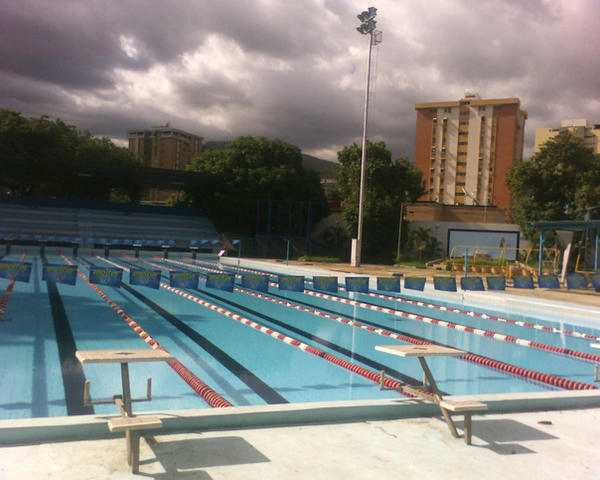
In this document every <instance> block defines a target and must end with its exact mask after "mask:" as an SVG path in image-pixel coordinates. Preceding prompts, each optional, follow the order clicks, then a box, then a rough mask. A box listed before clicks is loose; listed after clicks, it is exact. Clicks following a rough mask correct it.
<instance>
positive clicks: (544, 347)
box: [165, 259, 600, 364]
mask: <svg viewBox="0 0 600 480" xmlns="http://www.w3.org/2000/svg"><path fill="white" fill-rule="evenodd" d="M165 260H166V261H168V262H169V261H171V262H176V261H175V260H171V259H165ZM182 263H183V262H182ZM197 267H198V268H204V269H207V268H206V267H200V266H197ZM269 283H270V285H272V286H277V284H275V283H273V282H269ZM304 293H305V294H307V295H312V296H314V297H318V298H324V299H325V300H331V301H334V302H338V303H344V304H347V305H352V306H358V307H361V308H365V309H368V310H374V311H377V312H382V313H387V314H390V315H394V316H396V317H403V318H408V319H410V320H417V321H419V322H424V323H428V324H431V325H439V326H440V327H444V328H451V329H454V330H457V331H462V332H466V333H470V334H473V335H478V336H480V337H487V338H491V339H493V340H498V341H501V342H507V343H513V344H516V345H520V346H523V347H528V348H533V349H536V350H541V351H544V352H549V353H554V354H557V355H565V356H568V357H571V358H576V359H578V360H582V361H585V362H590V363H594V364H597V363H600V355H595V354H593V353H588V352H581V351H578V350H572V349H568V348H564V347H556V346H554V345H548V344H546V343H541V342H536V341H533V340H526V339H523V338H518V337H513V336H511V335H505V334H503V333H496V332H493V331H491V330H484V329H481V328H475V327H470V326H467V325H461V324H458V323H454V322H447V321H445V320H439V319H437V318H432V317H427V316H424V315H417V314H415V313H409V312H404V311H402V310H396V309H394V308H389V307H383V306H380V305H375V304H372V303H366V302H361V301H358V300H351V299H349V298H344V297H340V296H337V295H330V294H326V293H321V292H316V291H314V290H304Z"/></svg>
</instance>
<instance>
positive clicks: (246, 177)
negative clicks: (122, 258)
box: [184, 137, 325, 234]
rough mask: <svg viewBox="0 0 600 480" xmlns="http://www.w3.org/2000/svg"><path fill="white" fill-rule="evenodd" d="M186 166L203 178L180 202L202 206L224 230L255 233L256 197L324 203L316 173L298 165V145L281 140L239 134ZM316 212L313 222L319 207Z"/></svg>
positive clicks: (318, 212)
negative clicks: (204, 176)
mask: <svg viewBox="0 0 600 480" xmlns="http://www.w3.org/2000/svg"><path fill="white" fill-rule="evenodd" d="M188 169H189V170H192V171H196V172H200V173H204V174H205V175H206V179H207V180H206V182H205V184H204V185H201V186H199V185H196V186H195V187H194V188H193V189H191V190H189V191H187V192H186V195H185V199H184V203H187V204H192V205H194V206H198V207H202V208H204V209H205V210H206V211H207V213H208V215H209V216H210V217H211V218H212V219H213V221H214V222H215V226H216V227H217V230H220V231H223V232H229V233H236V234H253V233H255V230H256V223H257V219H256V214H257V201H259V200H265V201H268V200H273V201H288V202H294V201H296V202H302V201H307V202H308V201H310V202H314V203H315V204H316V205H322V204H325V195H324V193H323V189H322V188H321V184H320V178H319V176H318V174H317V173H315V172H312V171H309V170H306V169H304V168H303V166H302V155H301V152H300V149H299V148H298V147H295V146H293V145H290V144H288V143H285V142H282V141H280V140H269V139H266V138H254V137H238V138H236V139H235V140H234V141H232V142H230V143H229V144H228V145H227V146H226V147H225V148H223V149H218V150H217V149H215V150H207V151H205V152H203V153H202V154H201V155H200V156H198V157H196V158H195V159H194V160H193V161H192V163H191V164H190V166H189V167H188ZM315 213H316V216H315V217H314V218H313V224H314V223H316V222H317V221H318V219H319V214H320V213H321V209H316V210H315Z"/></svg>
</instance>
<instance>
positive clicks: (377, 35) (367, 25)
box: [350, 7, 381, 267]
mask: <svg viewBox="0 0 600 480" xmlns="http://www.w3.org/2000/svg"><path fill="white" fill-rule="evenodd" d="M376 15H377V9H376V8H375V7H369V9H368V10H365V11H364V12H362V13H360V14H359V15H357V17H358V19H359V20H360V26H359V27H357V28H356V30H358V32H359V33H361V34H362V35H369V59H368V61H367V82H366V87H365V108H364V115H363V135H362V149H361V158H360V188H359V198H358V229H357V230H358V232H357V235H356V238H353V239H352V253H351V255H350V263H351V265H352V266H353V267H360V261H361V250H362V230H363V215H364V204H365V171H366V163H367V120H368V118H369V87H370V81H371V52H372V49H373V46H374V45H378V44H379V43H381V32H380V31H377V30H375V26H376V25H377V22H376V21H375V16H376Z"/></svg>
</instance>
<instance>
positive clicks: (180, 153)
mask: <svg viewBox="0 0 600 480" xmlns="http://www.w3.org/2000/svg"><path fill="white" fill-rule="evenodd" d="M127 138H128V140H129V150H130V151H131V152H133V154H134V155H135V157H136V158H137V159H139V160H140V162H141V163H142V164H143V165H144V166H145V167H151V168H163V169H167V170H185V169H186V167H187V166H188V165H189V163H190V162H191V160H192V158H194V157H195V156H197V155H199V154H200V153H202V137H199V136H198V135H193V134H191V133H188V132H184V131H183V130H178V129H176V128H172V127H171V126H170V125H168V124H167V125H164V126H159V127H152V128H149V129H145V130H129V131H128V132H127ZM173 193H175V191H171V190H159V189H154V188H153V189H149V190H148V191H147V192H144V193H143V195H142V200H143V201H146V202H152V203H158V204H160V203H164V202H165V201H166V200H167V199H168V198H169V197H170V196H171V195H172V194H173Z"/></svg>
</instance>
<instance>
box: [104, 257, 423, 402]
mask: <svg viewBox="0 0 600 480" xmlns="http://www.w3.org/2000/svg"><path fill="white" fill-rule="evenodd" d="M97 258H98V259H100V260H103V261H105V262H107V263H111V264H112V265H115V266H117V265H118V264H116V263H113V262H112V261H110V260H108V259H105V258H102V257H97ZM120 268H123V267H120ZM160 286H161V287H162V288H164V289H166V290H168V291H170V292H173V293H176V294H177V295H180V296H182V297H184V298H187V299H188V300H190V301H192V302H194V303H197V304H199V305H202V306H203V307H206V308H209V309H210V310H213V311H215V312H218V313H220V314H222V315H225V316H226V317H228V318H231V319H232V320H235V321H237V322H239V323H242V324H243V325H246V326H249V327H251V328H254V329H255V330H258V331H259V332H261V333H264V334H265V335H268V336H270V337H273V338H275V339H277V340H280V341H282V342H284V343H287V344H288V345H290V346H293V347H296V348H299V349H300V350H302V351H304V352H307V353H310V354H312V355H315V356H317V357H320V358H322V359H324V360H327V361H328V362H331V363H333V364H335V365H337V366H338V367H341V368H344V369H345V370H348V371H350V372H352V373H355V374H357V375H360V376H362V377H364V378H366V379H368V380H371V381H373V382H375V383H379V382H380V373H379V372H375V371H373V370H370V369H368V368H365V367H361V366H359V365H356V364H354V363H351V362H348V361H347V360H344V359H342V358H339V357H336V356H335V355H332V354H330V353H327V352H325V351H323V350H320V349H318V348H316V347H312V346H310V345H308V344H306V343H303V342H301V341H299V340H296V339H294V338H292V337H289V336H288V335H284V334H283V333H280V332H278V331H276V330H273V329H271V328H268V327H266V326H264V325H261V324H259V323H257V322H254V321H252V320H250V319H248V318H245V317H243V316H241V315H238V314H237V313H233V312H231V311H229V310H227V309H225V308H222V307H219V306H217V305H215V304H212V303H210V302H207V301H205V300H202V299H200V298H198V297H196V296H194V295H191V294H189V293H186V292H184V291H182V290H179V289H178V288H175V287H171V286H170V285H167V284H166V283H163V282H161V283H160ZM384 385H385V386H386V387H389V388H393V389H398V388H400V387H401V386H402V385H403V384H402V383H401V382H399V381H397V380H393V379H391V378H389V377H386V378H385V381H384ZM399 393H402V394H403V395H406V396H408V397H412V395H410V394H408V393H405V392H399ZM423 393H425V394H427V395H431V393H430V392H426V391H425V390H423Z"/></svg>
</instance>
